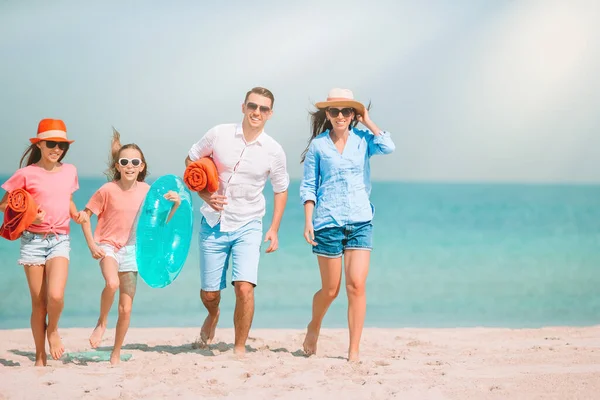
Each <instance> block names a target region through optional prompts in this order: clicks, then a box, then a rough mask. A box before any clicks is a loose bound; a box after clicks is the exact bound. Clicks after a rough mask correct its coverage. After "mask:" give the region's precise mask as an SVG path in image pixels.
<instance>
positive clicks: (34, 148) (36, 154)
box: [19, 142, 69, 168]
mask: <svg viewBox="0 0 600 400" xmlns="http://www.w3.org/2000/svg"><path fill="white" fill-rule="evenodd" d="M38 143H41V142H38ZM38 143H33V144H32V145H30V146H29V147H28V148H27V150H25V152H24V153H23V156H22V157H21V161H20V162H19V168H23V167H26V166H28V165H31V164H35V163H36V162H38V161H40V160H41V159H42V150H40V148H39V147H38ZM68 151H69V148H68V147H67V149H66V150H64V151H63V153H62V155H61V156H60V157H59V159H58V162H61V161H62V159H63V158H65V156H66V155H67V152H68ZM25 160H27V161H26V162H25Z"/></svg>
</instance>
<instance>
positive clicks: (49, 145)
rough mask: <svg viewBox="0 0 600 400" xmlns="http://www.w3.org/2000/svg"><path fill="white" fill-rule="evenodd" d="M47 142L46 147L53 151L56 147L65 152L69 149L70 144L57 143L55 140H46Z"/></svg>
mask: <svg viewBox="0 0 600 400" xmlns="http://www.w3.org/2000/svg"><path fill="white" fill-rule="evenodd" d="M45 142H46V147H47V148H49V149H53V148H55V147H56V146H58V148H59V149H61V150H62V151H65V150H66V149H68V148H69V143H68V142H55V141H54V140H45Z"/></svg>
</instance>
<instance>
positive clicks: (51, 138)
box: [29, 137, 74, 144]
mask: <svg viewBox="0 0 600 400" xmlns="http://www.w3.org/2000/svg"><path fill="white" fill-rule="evenodd" d="M44 140H48V141H51V142H66V143H69V144H71V143H73V142H74V140H68V139H65V138H62V137H49V138H44V139H39V138H31V139H29V141H30V142H31V143H33V144H36V143H39V142H42V141H44Z"/></svg>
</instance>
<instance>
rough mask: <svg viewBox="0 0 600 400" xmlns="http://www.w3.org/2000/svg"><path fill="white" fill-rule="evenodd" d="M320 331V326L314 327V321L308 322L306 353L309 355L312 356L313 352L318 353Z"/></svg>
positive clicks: (305, 343) (304, 344)
mask: <svg viewBox="0 0 600 400" xmlns="http://www.w3.org/2000/svg"><path fill="white" fill-rule="evenodd" d="M319 331H320V328H314V327H312V323H310V324H308V326H307V327H306V337H305V338H304V343H303V345H302V346H303V347H304V353H305V354H306V355H307V356H312V355H313V354H317V341H318V340H319Z"/></svg>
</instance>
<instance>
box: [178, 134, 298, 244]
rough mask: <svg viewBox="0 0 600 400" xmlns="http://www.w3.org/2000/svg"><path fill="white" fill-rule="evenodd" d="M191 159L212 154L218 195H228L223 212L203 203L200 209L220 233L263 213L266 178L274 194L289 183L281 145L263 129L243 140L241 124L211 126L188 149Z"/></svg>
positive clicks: (259, 216)
mask: <svg viewBox="0 0 600 400" xmlns="http://www.w3.org/2000/svg"><path fill="white" fill-rule="evenodd" d="M188 156H189V157H190V160H192V161H196V160H198V159H200V158H202V157H207V156H212V158H213V161H214V163H215V165H216V167H217V171H218V172H219V190H218V194H220V195H224V196H226V197H227V199H226V202H227V204H226V205H225V206H224V207H223V211H221V212H219V211H216V210H214V209H213V208H212V207H211V206H210V205H208V204H207V203H203V204H202V206H201V207H200V212H201V213H202V215H203V216H204V218H206V222H207V223H208V224H209V225H210V226H212V227H214V226H215V225H217V224H218V223H219V222H221V226H220V230H221V232H231V231H235V230H236V229H239V228H241V227H242V226H244V225H245V224H247V223H248V222H250V221H252V220H254V219H262V217H263V216H264V215H265V197H264V195H263V190H264V188H265V184H266V183H267V177H270V179H271V185H272V187H273V191H274V192H275V193H281V192H285V191H286V190H287V188H288V186H289V183H290V177H289V174H288V172H287V166H286V157H285V153H284V151H283V148H282V147H281V145H280V144H279V143H277V142H276V141H275V139H273V138H272V137H271V136H269V135H267V134H266V133H265V132H264V131H263V132H261V133H260V135H258V137H257V138H256V139H255V140H254V141H252V142H250V143H246V140H245V138H244V132H243V131H242V125H241V124H223V125H217V126H215V127H214V128H212V129H210V130H209V131H208V132H206V134H205V135H204V136H203V137H202V139H200V141H198V142H197V143H195V144H194V145H193V146H192V148H191V149H190V151H189V153H188Z"/></svg>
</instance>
